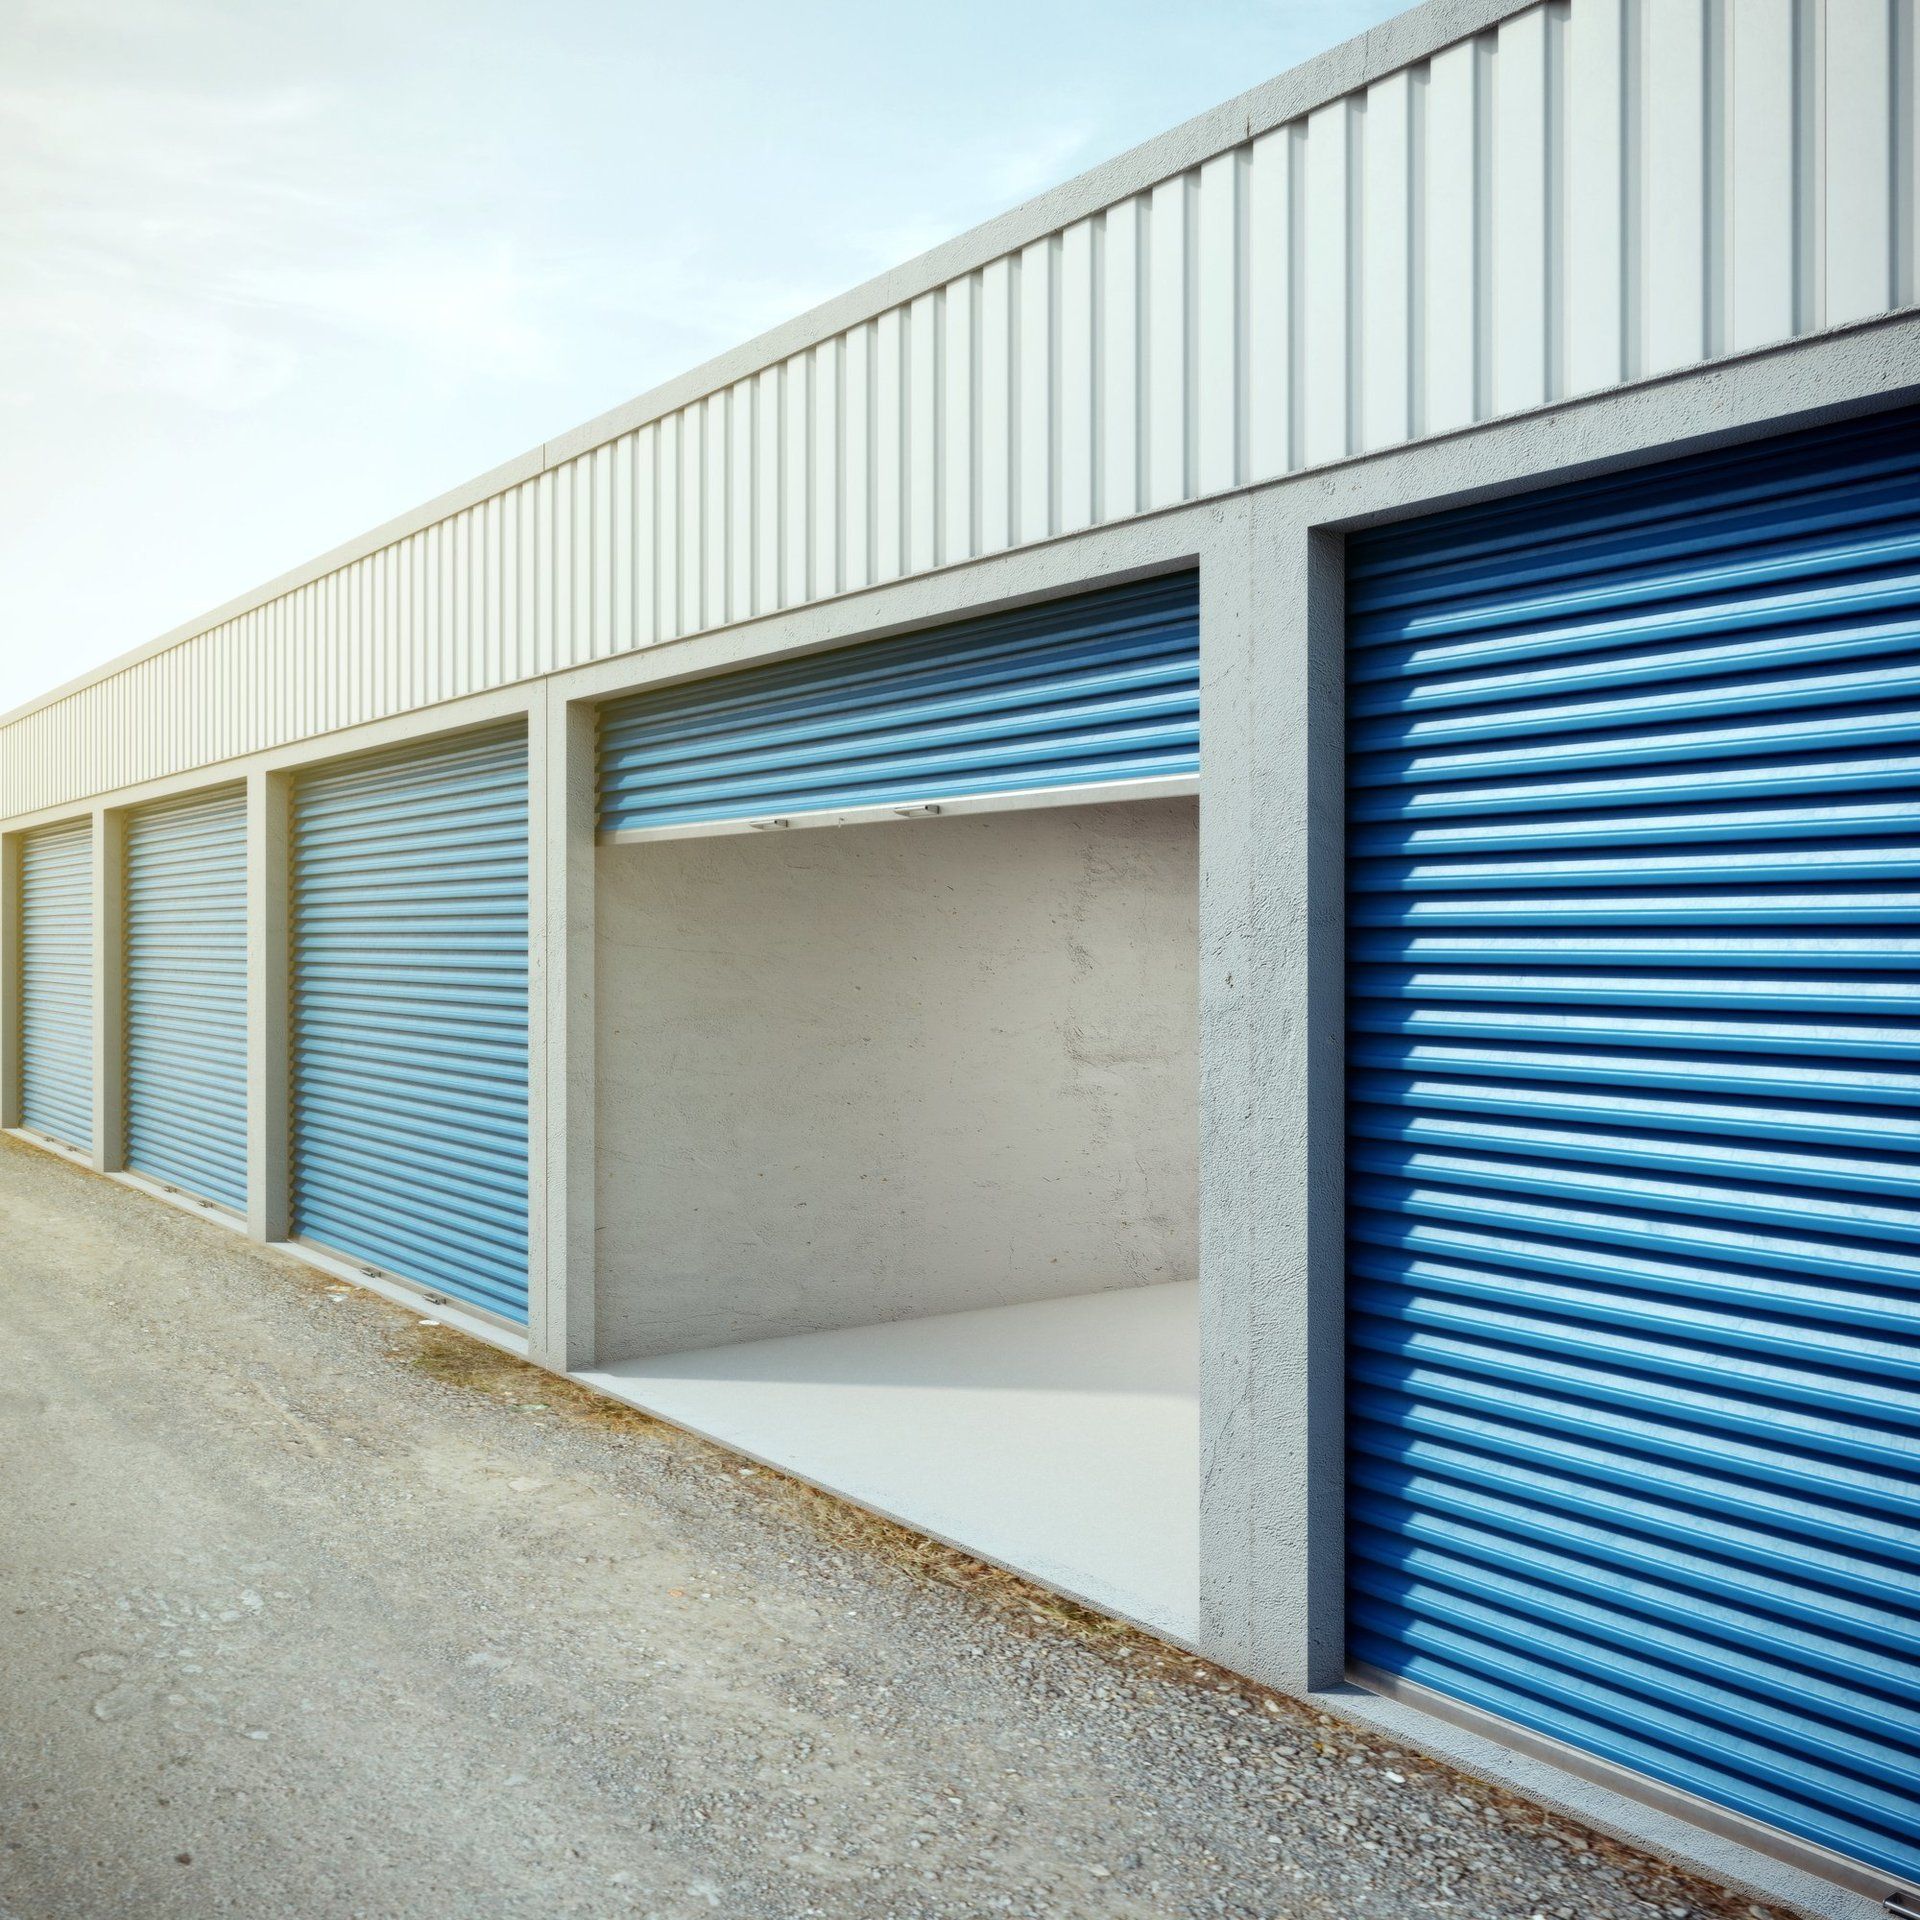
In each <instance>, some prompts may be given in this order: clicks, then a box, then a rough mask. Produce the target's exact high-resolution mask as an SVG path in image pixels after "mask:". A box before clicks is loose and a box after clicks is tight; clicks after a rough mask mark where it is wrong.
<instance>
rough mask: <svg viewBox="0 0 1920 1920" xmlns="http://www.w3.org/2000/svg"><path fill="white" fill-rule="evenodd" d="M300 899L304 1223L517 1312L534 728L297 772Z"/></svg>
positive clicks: (522, 1278)
mask: <svg viewBox="0 0 1920 1920" xmlns="http://www.w3.org/2000/svg"><path fill="white" fill-rule="evenodd" d="M293 907H294V967H293V980H294V995H293V1035H294V1062H293V1065H294V1129H293V1132H294V1168H293V1209H294V1230H295V1232H296V1233H297V1234H298V1235H299V1236H301V1237H302V1238H303V1239H307V1240H310V1241H312V1242H314V1243H316V1244H317V1245H319V1246H322V1247H324V1248H327V1249H330V1250H331V1251H333V1252H336V1253H340V1254H345V1255H348V1256H350V1257H352V1258H353V1259H355V1260H359V1261H364V1262H366V1263H368V1264H369V1265H371V1266H374V1267H377V1268H379V1269H381V1270H383V1271H385V1272H387V1273H391V1274H396V1275H398V1276H400V1277H401V1278H403V1279H406V1280H411V1281H414V1282H416V1283H418V1284H420V1285H422V1286H426V1287H430V1288H434V1289H437V1290H440V1291H443V1292H445V1293H448V1294H451V1295H454V1296H456V1297H458V1298H459V1299H461V1300H464V1301H466V1302H468V1303H469V1304H471V1305H474V1306H477V1307H482V1308H485V1309H487V1310H488V1311H490V1312H492V1313H496V1314H499V1315H502V1316H504V1317H506V1318H508V1319H512V1320H524V1319H525V1318H526V1314H527V1124H528V1114H527V747H526V735H525V731H524V729H523V728H521V727H519V726H517V725H516V726H514V727H512V728H502V729H495V730H490V731H488V732H486V733H484V734H480V735H465V736H462V737H461V738H459V739H458V740H455V741H453V742H450V743H447V744H443V745H436V746H434V747H430V748H420V747H410V748H406V749H404V750H401V751H399V752H395V753H387V754H380V755H373V756H369V757H367V758H365V759H360V760H351V761H347V762H344V763H342V764H340V765H338V766H332V767H327V768H324V769H321V770H319V771H316V772H314V773H312V774H309V775H307V776H305V777H303V778H302V779H301V780H300V782H299V783H298V785H297V787H296V789H295V794H294V810H293Z"/></svg>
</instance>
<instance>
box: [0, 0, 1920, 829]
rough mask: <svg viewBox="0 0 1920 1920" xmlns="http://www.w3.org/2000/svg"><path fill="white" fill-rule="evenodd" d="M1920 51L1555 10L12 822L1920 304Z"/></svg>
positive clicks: (884, 342)
mask: <svg viewBox="0 0 1920 1920" xmlns="http://www.w3.org/2000/svg"><path fill="white" fill-rule="evenodd" d="M1916 38H1917V36H1916V32H1915V27H1914V8H1913V0H1825V4H1814V0H1740V3H1739V4H1737V5H1736V4H1731V0H1545V3H1544V4H1541V5H1537V6H1533V7H1528V8H1525V9H1523V10H1522V11H1519V12H1517V13H1515V14H1514V15H1513V16H1512V17H1511V18H1509V19H1506V20H1504V21H1502V22H1500V24H1499V25H1498V26H1497V27H1494V28H1492V29H1489V30H1488V31H1486V32H1484V33H1482V34H1479V35H1478V36H1476V37H1475V38H1473V39H1471V40H1467V41H1462V42H1460V43H1458V44H1457V45H1454V46H1451V47H1448V48H1444V49H1442V50H1440V51H1438V52H1436V53H1435V54H1433V55H1432V56H1431V57H1430V58H1428V59H1424V60H1421V61H1418V62H1416V63H1414V64H1413V65H1411V66H1409V67H1406V68H1403V69H1402V70H1400V71H1399V72H1396V73H1391V74H1386V75H1383V76H1381V77H1379V78H1377V79H1375V80H1373V81H1372V82H1371V83H1370V84H1368V85H1367V86H1365V87H1363V88H1359V89H1357V90H1356V91H1354V92H1352V93H1350V94H1348V95H1346V96H1344V97H1341V98H1337V99H1334V100H1330V101H1328V102H1326V103H1325V104H1323V105H1320V106H1317V107H1316V108H1314V109H1313V110H1312V111H1311V112H1308V113H1306V114H1304V115H1302V116H1301V117H1299V118H1298V119H1296V120H1294V121H1292V122H1290V123H1288V124H1285V125H1282V126H1279V127H1274V128H1271V129H1268V130H1265V131H1262V132H1261V133H1260V134H1259V135H1258V136H1257V137H1256V138H1254V139H1251V140H1249V141H1246V142H1244V143H1242V144H1240V145H1238V146H1235V147H1232V148H1229V149H1227V150H1226V151H1224V152H1222V153H1219V154H1216V155H1214V156H1213V157H1211V158H1208V159H1205V160H1204V161H1203V162H1202V163H1200V164H1197V165H1195V166H1194V167H1193V168H1192V169H1191V170H1189V171H1187V172H1185V173H1181V174H1177V175H1175V176H1174V177H1173V178H1171V179H1168V180H1164V181H1162V182H1160V183H1158V184H1157V185H1150V186H1147V187H1145V188H1144V189H1143V190H1142V191H1139V192H1137V193H1133V194H1130V195H1128V196H1127V197H1125V198H1124V199H1121V200H1119V201H1117V202H1115V203H1114V204H1113V205H1111V206H1107V207H1103V208H1099V209H1096V210H1094V211H1091V212H1089V213H1088V214H1086V215H1085V216H1084V217H1082V218H1078V219H1075V220H1073V221H1071V222H1069V223H1067V224H1066V225H1064V226H1062V227H1060V228H1059V229H1058V230H1057V231H1055V232H1053V233H1051V234H1046V235H1042V236H1038V237H1035V238H1034V239H1032V240H1031V241H1029V242H1028V243H1026V244H1024V245H1022V246H1021V247H1019V248H1017V249H1016V250H1014V251H1012V252H1010V253H1008V254H1005V255H1003V256H1002V257H1000V258H997V259H993V260H989V261H986V262H984V263H983V264H981V265H980V266H978V267H976V268H974V269H973V270H971V271H969V272H966V273H962V274H959V275H957V276H955V277H953V278H951V279H949V280H948V281H946V282H945V283H944V284H942V285H939V286H935V287H930V288H927V289H925V290H923V291H921V292H919V293H917V294H916V295H914V296H913V297H912V298H911V299H910V300H908V301H906V302H905V303H903V304H901V305H898V306H894V307H891V308H888V309H886V310H884V311H881V312H877V313H875V314H873V315H871V316H869V317H867V318H864V319H862V320H860V321H859V322H858V323H857V324H855V325H852V326H849V327H847V328H846V329H844V330H843V331H841V332H839V333H836V334H833V335H831V336H829V337H828V338H826V339H824V340H821V341H819V342H818V343H816V344H814V345H811V346H809V347H807V348H806V349H805V350H803V351H798V352H791V353H788V354H787V355H786V356H785V357H783V358H780V359H778V360H775V361H773V362H772V363H771V364H769V365H767V366H765V367H764V368H762V369H760V370H759V371H758V372H754V373H749V374H747V375H745V376H743V377H737V378H735V379H734V380H733V381H732V382H731V383H730V384H729V385H727V386H725V387H722V388H720V389H718V390H717V391H715V392H713V393H710V394H706V395H703V396H701V397H699V398H696V399H694V400H693V401H691V402H690V403H688V404H687V405H685V406H682V407H679V408H677V409H675V410H672V411H669V412H666V413H664V414H662V415H661V416H659V417H658V418H656V419H653V420H650V421H648V422H646V423H645V424H642V425H639V426H636V427H634V428H633V429H632V430H631V431H626V432H622V433H620V434H618V435H617V436H616V437H613V438H610V439H608V440H606V441H605V442H604V443H602V444H600V445H598V446H594V447H592V448H590V449H588V450H585V451H580V452H577V453H573V452H569V455H568V457H566V458H564V459H562V458H557V457H556V458H553V459H552V460H551V461H550V463H549V465H548V470H547V471H545V472H542V473H540V474H538V475H536V476H534V477H532V478H528V479H525V480H522V481H520V482H519V483H518V484H515V485H512V486H510V487H506V488H504V489H503V490H502V491H501V492H499V493H498V494H496V495H495V496H494V497H492V498H490V499H486V500H482V501H480V502H478V503H475V504H472V505H467V506H464V507H462V508H461V509H459V510H458V511H457V512H454V513H450V514H448V515H446V516H445V517H444V518H442V519H439V520H437V521H435V522H434V523H433V524H431V525H427V526H424V527H422V528H420V529H419V530H418V531H415V532H412V533H409V534H407V535H406V536H405V537H403V538H399V539H396V540H394V541H392V542H391V543H390V544H387V545H385V546H383V547H381V548H380V549H379V550H378V551H376V552H373V553H371V554H368V555H366V556H365V557H363V558H359V559H355V560H353V561H352V562H351V563H349V564H347V565H345V566H341V567H339V568H336V569H334V570H332V571H329V572H328V573H326V574H324V575H323V576H321V577H320V578H318V579H316V580H314V581H312V582H310V583H308V584H306V585H302V586H298V587H295V588H294V589H292V590H291V591H288V592H285V593H281V594H278V595H276V596H274V597H272V598H271V599H268V600H266V601H264V602H263V603H262V604H261V605H259V606H257V607H255V608H253V609H252V610H250V611H247V612H244V613H242V614H240V615H238V616H237V617H235V618H233V619H229V620H226V621H224V622H222V623H221V624H219V625H217V626H214V627H211V628H209V629H208V630H207V631H206V632H204V633H201V634H199V635H197V636H195V637H193V638H191V639H188V640H185V641H182V642H181V643H179V644H178V645H175V646H173V647H171V648H169V649H168V650H167V651H165V652H163V653H160V654H157V655H155V656H153V657H152V658H150V659H147V660H144V661H140V662H137V663H135V664H133V665H131V666H129V667H127V668H125V669H124V670H122V671H121V672H119V673H117V674H115V675H113V676H112V677H111V678H109V679H106V680H103V681H100V682H98V683H96V684H94V685H92V686H90V687H87V688H85V689H82V690H81V691H79V692H77V693H75V694H73V695H71V696H69V697H68V698H67V699H65V700H63V701H60V702H58V703H57V704H55V705H53V706H50V707H48V708H45V709H43V710H41V711H39V712H37V713H34V714H31V715H28V716H26V717H24V718H22V719H21V720H18V721H16V722H14V723H13V725H12V726H11V727H9V728H7V729H5V730H4V732H3V733H0V738H4V748H3V749H0V816H5V815H8V814H13V813H18V812H24V811H27V810H29V809H33V808H38V807H44V806H52V805H56V804H59V803H60V802H62V801H64V800H67V799H70V798H74V797H78V796H82V795H90V794H95V793H101V792H105V791H108V790H111V789H113V788H116V787H119V786H122V785H125V784H128V783H130V782H133V781H138V780H146V779H152V778H156V777H159V776H162V775H165V774H170V773H176V772H181V771H184V770H187V769H189V768H192V767H197V766H203V765H208V764H211V763H213V762H217V761H220V760H224V759H229V758H232V757H234V756H236V755H239V754H243V753H249V752H252V751H255V750H258V749H261V748H267V747H273V746H278V745H283V744H285V743H287V742H289V741H294V740H301V739H307V738H311V737H313V736H315V735H318V734H323V733H327V732H330V731H332V730H334V729H336V728H341V727H347V726H352V725H355V724H357V723H359V722H363V721H369V720H376V719H379V718H381V717H383V716H385V715H388V714H394V713H401V712H406V711H408V710H410V709H412V708H415V707H419V706H424V705H426V704H429V703H431V702H434V701H439V700H447V699H452V698H455V697H457V696H459V695H461V694H466V693H472V692H476V691H479V690H481V689H484V688H488V687H497V686H502V685H506V684H508V683H510V682H512V681H516V680H522V679H526V678H528V677H529V676H532V675H536V674H542V673H546V672H550V671H552V670H554V669H556V668H564V667H569V666H574V665H577V664H579V663H581V662H583V661H588V660H595V659H601V658H604V657H606V656H607V655H609V654H615V653H621V652H625V651H628V650H630V649H632V648H635V647H643V646H648V645H651V644H652V643H654V642H656V641H659V640H668V639H673V638H676V637H679V636H682V635H686V634H691V633H696V632H701V631H705V630H708V629H711V628H714V627H719V626H723V625H727V624H729V623H733V622H738V621H741V620H745V619H749V618H752V617H755V616H758V615H764V614H767V613H769V612H773V611H776V610H778V609H780V608H783V607H792V606H798V605H801V604H804V603H806V602H809V601H816V600H820V599H824V598H827V597H829V596H831V595H834V594H838V593H844V592H848V591H852V590H855V589H858V588H861V587H866V586H871V585H873V584H875V583H876V582H880V581H886V580H894V579H899V578H902V577H904V576H907V575H912V574H918V573H923V572H925V571H927V570H928V569H929V568H932V567H937V566H943V565H950V564H952V563H953V562H955V561H961V560H968V559H972V558H976V557H978V556H980V555H982V554H988V553H994V552H998V551H1000V550H1002V549H1004V548H1007V547H1013V546H1020V545H1022V544H1025V543H1028V542H1031V541H1035V540H1041V539H1045V538H1048V537H1049V536H1052V535H1057V534H1060V533H1065V532H1071V531H1073V530H1075V529H1077V528H1081V527H1085V526H1091V525H1095V524H1100V523H1105V522H1111V521H1116V520H1124V519H1126V518H1128V517H1129V516H1131V515H1134V514H1138V513H1143V512H1147V511H1150V510H1152V509H1154V508H1157V507H1163V506H1167V505H1170V504H1174V503H1177V502H1180V501H1183V500H1190V499H1194V498H1197V497H1199V496H1202V495H1206V494H1214V493H1219V492H1223V491H1225V490H1228V489H1231V488H1234V487H1239V486H1244V485H1246V484H1248V483H1250V482H1255V481H1260V480H1264V479H1268V478H1271V477H1272V476H1274V475H1276V474H1281V473H1286V472H1289V471H1292V470H1296V469H1298V468H1301V467H1303V466H1313V465H1317V464H1320V463H1322V462H1326V461H1331V460H1337V459H1340V458H1343V457H1345V456H1347V455H1349V454H1352V453H1357V452H1360V451H1363V450H1367V449H1372V448H1377V447H1386V446H1394V445H1398V444H1400V443H1402V442H1404V441H1407V440H1410V439H1417V438H1419V437H1420V436H1422V435H1425V434H1432V433H1438V432H1442V431H1446V430H1449V429H1452V428H1456V427H1459V426H1462V425H1466V424H1469V423H1471V422H1473V421H1476V420H1486V419H1491V418H1493V417H1495V416H1498V415H1501V414H1505V413H1511V412H1513V411H1515V410H1516V409H1521V408H1527V407H1533V406H1538V405H1540V404H1542V403H1544V402H1550V401H1553V400H1556V399H1561V398H1564V397H1566V396H1568V395H1572V394H1579V393H1586V392H1591V391H1593V390H1594V389H1596V388H1600V387H1605V386H1610V385H1613V384H1615V383H1617V382H1620V381H1623V380H1633V379H1638V378H1640V377H1642V376H1645V375H1648V374H1654V373H1660V372H1664V371H1667V370H1670V369H1673V368H1676V367H1683V366H1691V365H1694V364H1696V363H1698V362H1700V361H1702V360H1705V359H1708V358H1711V357H1713V356H1715V355H1719V354H1724V353H1728V352H1731V351H1737V350H1740V349H1744V348H1749V347H1754V346H1759V345H1763V344H1765V343H1767V342H1769V341H1775V340H1783V339H1787V338H1790V337H1793V336H1796V335H1803V334H1808V333H1812V332H1815V331H1817V330H1819V329H1821V328H1823V327H1828V326H1833V325H1838V324H1840V323H1842V322H1845V321H1850V320H1857V319H1860V318H1862V317H1864V316H1867V315H1870V314H1876V313H1882V312H1885V311H1887V310H1889V309H1891V308H1894V307H1899V306H1905V305H1909V304H1911V303H1912V302H1913V300H1914V298H1915V286H1914V261H1915V257H1916V252H1917V251H1920V207H1917V204H1916V202H1917V200H1920V196H1917V195H1916V192H1915V173H1914V151H1915V141H1914V125H1913V122H1914V100H1915V95H1916V90H1917V89H1916V76H1917V75H1920V50H1917V49H1916ZM543 457H544V456H543Z"/></svg>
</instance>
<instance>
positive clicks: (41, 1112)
mask: <svg viewBox="0 0 1920 1920" xmlns="http://www.w3.org/2000/svg"><path fill="white" fill-rule="evenodd" d="M20 1118H21V1119H22V1121H23V1122H25V1124H26V1125H27V1126H29V1127H31V1128H32V1129H33V1130H34V1131H35V1132H36V1133H44V1134H46V1135H47V1136H48V1138H50V1139H53V1140H60V1141H63V1142H65V1144H66V1145H68V1146H70V1147H80V1148H83V1149H91V1147H92V1146H93V826H92V823H91V822H89V821H84V820H83V821H81V822H80V823H79V824H78V825H77V826H71V827H49V828H47V829H46V830H44V831H43V832H40V833H30V834H28V835H27V836H26V838H25V841H24V843H23V845H22V848H21V858H20Z"/></svg>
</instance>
